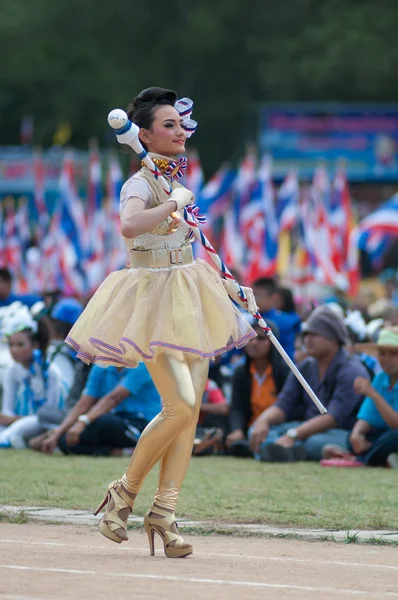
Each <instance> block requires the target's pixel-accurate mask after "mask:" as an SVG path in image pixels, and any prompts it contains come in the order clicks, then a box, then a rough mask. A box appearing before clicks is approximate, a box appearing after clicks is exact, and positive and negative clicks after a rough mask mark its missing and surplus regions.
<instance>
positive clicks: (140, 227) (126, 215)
mask: <svg viewBox="0 0 398 600" xmlns="http://www.w3.org/2000/svg"><path fill="white" fill-rule="evenodd" d="M144 206H145V202H143V200H141V198H130V199H129V200H128V202H127V203H126V207H125V208H124V210H123V212H122V214H121V215H120V220H121V226H122V227H121V231H122V235H123V236H124V237H125V238H134V237H137V235H141V234H142V233H147V232H148V231H151V230H152V229H154V228H155V227H156V225H159V223H161V222H162V221H164V220H165V219H167V217H170V216H171V213H173V212H175V211H176V210H177V203H176V202H164V203H163V204H159V205H158V206H154V207H153V208H148V209H145V208H144Z"/></svg>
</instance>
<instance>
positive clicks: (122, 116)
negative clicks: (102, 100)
mask: <svg viewBox="0 0 398 600" xmlns="http://www.w3.org/2000/svg"><path fill="white" fill-rule="evenodd" d="M128 120H129V118H128V116H127V113H126V112H125V111H124V110H122V109H121V108H115V109H114V110H111V112H110V113H109V115H108V123H109V125H110V126H111V127H112V129H121V128H122V127H124V126H125V125H126V123H127V121H128Z"/></svg>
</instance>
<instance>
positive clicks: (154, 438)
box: [67, 88, 257, 558]
mask: <svg viewBox="0 0 398 600" xmlns="http://www.w3.org/2000/svg"><path fill="white" fill-rule="evenodd" d="M176 102H177V96H176V94H175V93H174V92H172V91H170V90H165V89H163V88H148V89H146V90H144V91H143V92H141V93H140V94H139V95H138V96H137V98H136V99H135V100H134V101H133V103H132V104H131V105H130V106H129V107H128V110H127V114H128V117H129V119H130V120H131V121H133V123H135V124H136V125H137V126H138V127H139V128H140V130H139V138H140V141H141V142H142V144H143V146H144V147H145V149H146V150H147V151H148V152H149V155H150V157H151V158H152V160H153V162H154V163H155V165H156V167H157V168H158V169H159V171H160V172H161V173H162V174H163V175H164V176H165V177H166V178H168V181H169V182H170V185H171V187H172V193H171V194H170V195H169V196H167V194H166V193H165V192H164V191H163V189H162V187H161V185H160V183H159V182H158V180H157V176H156V173H153V172H151V171H150V170H149V169H148V168H147V167H145V166H143V168H142V169H141V170H140V171H139V172H138V173H136V174H135V175H134V176H133V177H131V178H130V179H128V181H127V182H126V183H125V184H124V186H123V188H122V191H121V198H120V216H121V231H122V235H123V237H124V239H125V242H126V245H127V248H128V250H129V254H130V265H129V266H130V268H129V269H124V270H121V271H116V272H113V273H111V274H110V275H109V276H108V277H107V279H106V280H105V281H104V282H103V284H102V285H101V286H100V288H99V289H98V291H97V292H96V294H95V295H94V296H93V298H92V299H91V301H90V302H89V304H88V305H87V308H86V309H85V311H84V313H83V314H82V316H81V317H80V318H79V320H78V321H77V323H76V324H75V325H74V327H73V328H72V330H71V332H70V334H69V336H68V338H67V341H68V343H69V344H70V345H71V346H72V347H73V348H75V349H76V350H77V352H78V356H79V357H80V358H81V359H82V360H83V361H85V362H95V363H97V364H100V365H103V366H107V365H117V366H119V365H126V366H129V367H135V366H136V365H137V363H138V362H139V361H144V362H145V364H146V365H147V368H148V370H149V373H150V375H151V377H152V379H153V381H154V383H155V385H156V388H157V389H158V391H159V394H160V396H161V398H162V411H161V413H160V414H158V415H157V416H156V417H155V418H154V419H153V421H151V423H149V425H148V426H147V427H146V429H145V430H144V431H143V433H142V435H141V437H140V440H139V442H138V444H137V446H136V449H135V451H134V453H133V455H132V457H131V460H130V463H129V465H128V467H127V470H126V472H125V474H124V475H123V477H122V478H121V480H118V481H114V482H112V483H111V484H110V485H109V487H108V491H107V494H106V496H105V498H104V500H103V501H102V502H101V504H100V506H99V507H98V509H97V510H96V512H95V514H97V513H98V512H99V511H100V510H101V509H102V508H103V507H105V505H106V509H105V514H104V515H103V517H102V519H101V521H100V523H99V529H100V531H101V533H102V534H103V535H104V536H106V537H108V538H109V539H111V540H113V541H115V542H118V543H120V542H122V541H124V540H127V539H128V538H127V534H126V529H127V519H128V516H129V514H130V513H131V510H132V508H133V505H134V500H135V498H136V496H137V493H138V492H139V490H140V488H141V486H142V484H143V482H144V480H145V477H146V475H147V474H148V472H149V471H150V470H151V469H152V467H153V466H154V465H155V464H156V463H157V462H158V461H159V460H160V475H159V482H158V488H157V491H156V494H155V498H154V502H153V505H152V507H151V508H150V509H149V511H148V512H147V514H146V515H145V518H144V527H145V530H146V532H147V534H148V539H149V546H150V551H151V555H153V554H154V534H155V532H156V533H158V534H159V535H160V536H161V538H162V540H163V544H164V551H165V554H166V556H167V557H169V558H177V557H184V556H188V555H189V554H191V553H192V546H191V545H190V544H188V543H187V542H185V541H184V539H183V538H182V537H181V535H180V534H179V532H178V528H177V524H176V522H175V515H174V512H175V507H176V503H177V498H178V493H179V491H180V488H181V485H182V482H183V479H184V477H185V473H186V470H187V467H188V463H189V459H190V456H191V452H192V446H193V440H194V436H195V430H196V424H197V420H198V415H199V409H200V404H201V400H202V395H203V392H204V389H205V386H206V381H207V377H208V369H209V360H210V359H213V358H214V357H215V356H217V355H218V354H220V353H222V352H224V351H226V350H229V349H230V348H233V347H241V346H243V345H245V344H246V342H248V341H249V339H251V338H252V337H254V336H255V335H256V334H255V332H254V331H253V330H252V328H251V327H250V325H249V324H248V322H247V321H246V319H245V318H244V317H243V316H242V314H241V313H240V311H239V309H238V308H236V306H234V304H233V303H232V302H231V301H230V299H229V297H228V294H230V295H231V297H233V298H234V299H235V300H236V301H237V302H239V301H240V298H239V296H237V294H236V292H235V287H234V285H232V286H230V285H229V284H230V282H229V281H226V280H223V279H221V277H220V276H219V275H218V273H217V272H216V271H215V270H214V269H213V268H212V267H210V266H209V265H208V264H207V263H206V262H205V261H203V260H196V261H195V260H194V259H193V254H192V241H193V237H194V236H193V234H192V231H191V228H190V227H189V226H188V225H187V224H186V223H185V221H184V220H183V219H182V214H183V210H184V207H185V206H187V205H189V204H191V203H192V202H193V200H194V198H193V195H192V193H191V192H190V191H189V190H187V189H185V188H184V187H182V186H181V185H180V184H179V183H177V181H176V179H177V178H178V177H179V176H181V171H182V167H183V166H184V165H185V164H186V160H185V159H184V158H180V159H177V157H176V155H178V154H181V153H183V152H184V151H185V140H186V138H187V135H188V134H187V131H185V129H184V118H182V116H181V115H180V113H179V112H178V110H177V109H176V108H175V106H174V105H176ZM176 106H177V107H179V105H178V104H177V105H176ZM190 124H192V121H190ZM230 288H232V289H230ZM243 289H244V291H245V293H246V295H247V297H248V303H247V305H246V307H248V309H249V311H250V312H252V313H253V314H254V313H255V312H256V310H257V307H256V303H255V300H254V296H253V293H252V290H251V289H249V288H243Z"/></svg>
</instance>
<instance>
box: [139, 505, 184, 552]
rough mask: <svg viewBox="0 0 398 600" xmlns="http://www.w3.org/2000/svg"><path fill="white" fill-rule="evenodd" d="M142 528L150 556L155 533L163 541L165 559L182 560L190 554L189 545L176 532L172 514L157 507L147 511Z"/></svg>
mask: <svg viewBox="0 0 398 600" xmlns="http://www.w3.org/2000/svg"><path fill="white" fill-rule="evenodd" d="M144 528H145V531H146V532H147V535H148V540H149V549H150V552H151V556H154V555H155V533H157V534H159V535H160V537H161V538H162V540H163V546H164V553H165V555H166V556H167V558H184V556H189V554H192V552H193V548H192V546H191V544H188V543H187V542H185V541H184V538H183V537H182V536H181V535H180V534H179V532H178V525H177V523H176V520H175V516H174V514H173V513H170V512H169V511H167V510H165V509H164V508H161V507H160V506H157V505H156V504H155V505H153V506H152V508H151V509H149V510H148V512H147V513H146V515H145V517H144Z"/></svg>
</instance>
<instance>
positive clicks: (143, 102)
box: [126, 87, 177, 129]
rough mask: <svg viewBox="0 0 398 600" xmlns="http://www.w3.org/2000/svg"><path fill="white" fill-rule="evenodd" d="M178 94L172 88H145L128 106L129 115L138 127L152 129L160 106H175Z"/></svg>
mask: <svg viewBox="0 0 398 600" xmlns="http://www.w3.org/2000/svg"><path fill="white" fill-rule="evenodd" d="M176 101H177V94H176V93H175V92H173V91H172V90H166V89H164V88H160V87H151V88H147V89H146V90H143V91H142V92H141V93H140V94H138V96H137V97H136V98H134V100H133V101H132V103H131V104H129V105H128V107H127V111H126V112H127V116H128V118H129V119H130V121H132V122H133V123H135V124H136V125H138V127H142V128H143V129H150V128H151V126H152V123H153V119H154V116H155V112H156V109H157V108H158V107H159V106H167V105H169V106H174V104H175V103H176Z"/></svg>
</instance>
